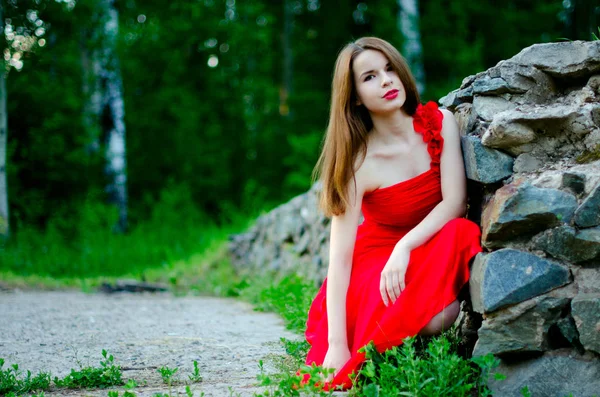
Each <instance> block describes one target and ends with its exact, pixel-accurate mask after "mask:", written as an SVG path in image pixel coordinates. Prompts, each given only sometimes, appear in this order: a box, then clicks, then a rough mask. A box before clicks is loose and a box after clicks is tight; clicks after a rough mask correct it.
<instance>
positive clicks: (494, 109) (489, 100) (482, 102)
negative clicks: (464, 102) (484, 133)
mask: <svg viewBox="0 0 600 397" xmlns="http://www.w3.org/2000/svg"><path fill="white" fill-rule="evenodd" d="M515 106H516V105H515V104H514V103H512V102H510V101H508V100H506V99H504V98H501V97H493V96H483V95H475V96H474V97H473V110H474V111H475V113H477V115H478V116H479V117H481V118H482V119H483V120H485V121H492V120H493V119H494V116H495V115H496V114H498V113H500V112H503V111H505V110H510V109H514V108H515Z"/></svg>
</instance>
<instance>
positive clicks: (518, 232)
mask: <svg viewBox="0 0 600 397" xmlns="http://www.w3.org/2000/svg"><path fill="white" fill-rule="evenodd" d="M576 206H577V199H576V198H575V196H573V195H572V194H570V193H566V192H563V191H560V190H557V189H544V188H538V187H535V186H532V185H531V184H529V183H522V184H520V185H519V184H516V183H513V184H509V185H506V186H503V187H501V188H500V189H498V190H497V191H496V194H495V195H494V198H493V199H492V200H491V202H489V203H488V204H487V205H486V207H485V209H484V212H483V216H482V219H481V224H482V225H481V226H482V241H483V244H484V245H485V246H486V247H488V248H498V247H503V246H506V244H507V243H508V242H510V241H511V240H515V239H523V238H527V237H530V236H532V235H533V234H535V233H537V232H540V231H542V230H544V229H547V228H550V227H554V226H559V225H561V224H562V222H564V223H569V222H570V221H571V219H572V217H573V213H574V212H575V208H576Z"/></svg>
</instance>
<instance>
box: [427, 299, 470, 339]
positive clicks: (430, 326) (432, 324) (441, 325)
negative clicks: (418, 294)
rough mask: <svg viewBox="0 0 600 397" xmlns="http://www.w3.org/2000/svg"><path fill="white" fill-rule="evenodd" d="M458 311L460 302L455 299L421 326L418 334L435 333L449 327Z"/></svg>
mask: <svg viewBox="0 0 600 397" xmlns="http://www.w3.org/2000/svg"><path fill="white" fill-rule="evenodd" d="M459 311H460V304H459V303H458V301H457V300H455V301H454V302H452V303H451V304H449V305H448V306H446V307H445V308H444V310H442V311H441V312H439V313H438V314H436V315H435V316H434V317H433V318H432V319H431V321H429V323H427V325H426V326H425V327H423V329H422V330H421V332H419V334H421V335H436V334H439V333H440V332H443V331H445V330H447V329H449V328H450V327H451V326H452V324H454V321H456V319H457V317H458V313H459Z"/></svg>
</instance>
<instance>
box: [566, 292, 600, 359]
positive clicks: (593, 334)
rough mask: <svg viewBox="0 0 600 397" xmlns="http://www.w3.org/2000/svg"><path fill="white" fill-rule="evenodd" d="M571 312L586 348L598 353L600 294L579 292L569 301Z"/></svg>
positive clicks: (599, 345)
mask: <svg viewBox="0 0 600 397" xmlns="http://www.w3.org/2000/svg"><path fill="white" fill-rule="evenodd" d="M571 314H572V315H573V319H574V320H575V324H576V325H577V331H579V341H580V342H581V344H582V345H583V347H584V348H585V349H586V350H591V351H594V352H596V353H600V294H580V295H577V296H576V297H575V298H574V299H573V301H572V302H571Z"/></svg>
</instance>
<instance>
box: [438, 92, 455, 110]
mask: <svg viewBox="0 0 600 397" xmlns="http://www.w3.org/2000/svg"><path fill="white" fill-rule="evenodd" d="M457 91H458V90H454V91H452V92H450V93H448V94H447V95H445V96H443V97H441V98H440V99H439V101H438V103H439V104H440V105H442V106H443V107H445V108H446V109H450V110H454V109H455V108H456V107H457V106H458V105H460V101H458V100H457V99H456V92H457Z"/></svg>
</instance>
